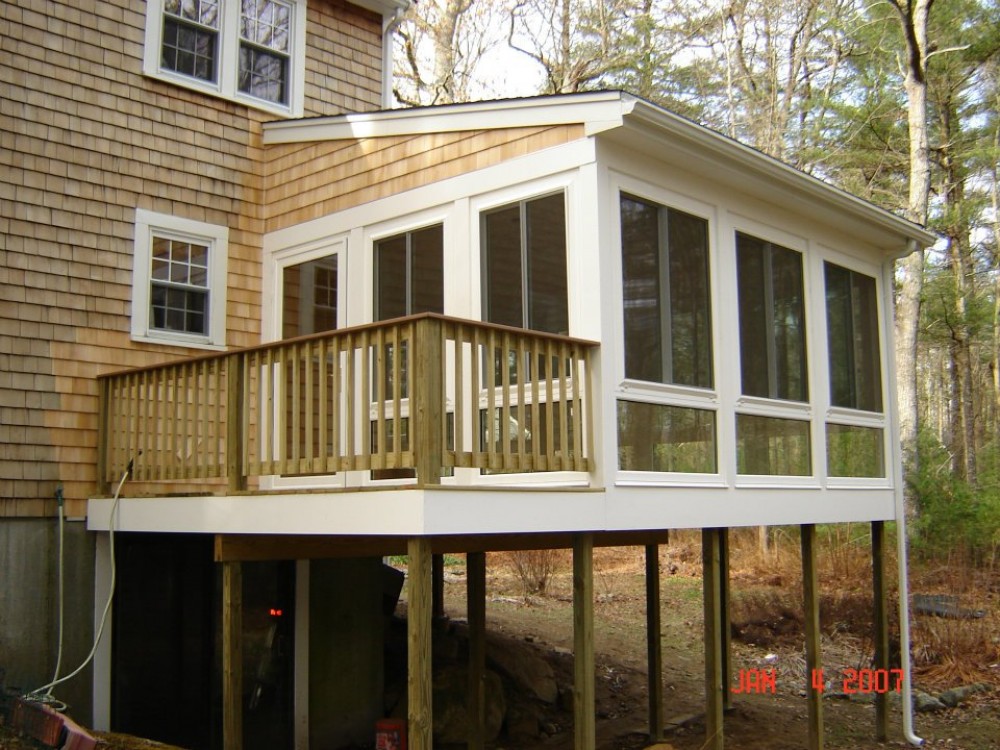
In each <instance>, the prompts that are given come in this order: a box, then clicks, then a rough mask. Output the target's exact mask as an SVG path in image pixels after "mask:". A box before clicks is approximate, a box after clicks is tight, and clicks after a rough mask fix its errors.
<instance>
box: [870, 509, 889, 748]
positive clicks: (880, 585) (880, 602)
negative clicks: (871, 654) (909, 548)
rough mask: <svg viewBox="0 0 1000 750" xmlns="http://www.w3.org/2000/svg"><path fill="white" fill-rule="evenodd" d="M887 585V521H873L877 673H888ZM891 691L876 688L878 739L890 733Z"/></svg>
mask: <svg viewBox="0 0 1000 750" xmlns="http://www.w3.org/2000/svg"><path fill="white" fill-rule="evenodd" d="M887 595H888V592H887V591H886V587H885V522H884V521H872V599H873V604H874V608H875V613H874V614H875V617H874V621H875V665H874V666H875V673H876V674H878V673H879V672H880V671H881V672H882V673H883V674H889V610H888V602H887V601H886V598H887ZM888 698H889V695H888V693H887V692H885V691H882V692H878V691H876V692H875V739H876V740H878V741H879V742H885V741H886V738H887V735H888V715H889V701H888Z"/></svg>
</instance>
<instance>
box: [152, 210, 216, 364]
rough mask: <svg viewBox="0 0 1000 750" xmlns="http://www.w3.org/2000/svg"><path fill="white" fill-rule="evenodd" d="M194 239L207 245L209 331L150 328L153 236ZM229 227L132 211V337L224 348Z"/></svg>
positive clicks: (175, 343)
mask: <svg viewBox="0 0 1000 750" xmlns="http://www.w3.org/2000/svg"><path fill="white" fill-rule="evenodd" d="M154 237H166V238H168V239H176V240H184V241H188V242H194V243H197V244H200V245H206V246H207V247H208V283H207V285H206V286H207V289H208V333H207V334H205V335H199V334H194V333H184V332H182V331H166V330H161V329H158V328H153V326H152V320H151V319H150V311H149V304H150V286H151V284H152V282H153V278H152V254H153V238H154ZM228 260H229V227H224V226H220V225H218V224H208V223H206V222H203V221H194V220H192V219H183V218H180V217H177V216H171V215H169V214H158V213H154V212H152V211H147V210H145V209H141V208H139V209H136V212H135V244H134V253H133V268H132V340H133V341H147V342H150V343H155V344H173V345H176V346H187V347H194V348H198V349H213V350H220V349H224V348H225V345H226V298H227V294H226V292H227V287H228V283H227V278H226V273H227V268H228Z"/></svg>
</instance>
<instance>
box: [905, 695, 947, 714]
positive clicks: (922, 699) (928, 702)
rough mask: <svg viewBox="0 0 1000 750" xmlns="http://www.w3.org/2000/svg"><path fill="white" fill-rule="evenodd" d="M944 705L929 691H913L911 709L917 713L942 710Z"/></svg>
mask: <svg viewBox="0 0 1000 750" xmlns="http://www.w3.org/2000/svg"><path fill="white" fill-rule="evenodd" d="M945 708H947V706H945V705H944V704H943V703H942V702H941V701H939V700H938V699H937V698H935V697H934V696H933V695H930V694H929V693H925V692H923V691H921V690H914V691H913V710H914V711H916V712H917V713H930V712H932V711H943V710H944V709H945Z"/></svg>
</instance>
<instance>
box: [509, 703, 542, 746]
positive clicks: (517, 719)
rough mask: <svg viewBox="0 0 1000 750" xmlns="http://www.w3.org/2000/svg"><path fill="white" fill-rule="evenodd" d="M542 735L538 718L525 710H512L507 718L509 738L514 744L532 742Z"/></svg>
mask: <svg viewBox="0 0 1000 750" xmlns="http://www.w3.org/2000/svg"><path fill="white" fill-rule="evenodd" d="M541 733H542V728H541V725H540V723H539V721H538V717H537V716H535V715H534V714H532V713H531V712H530V711H527V710H525V709H524V708H511V710H510V712H509V714H508V716H507V737H509V738H510V740H511V741H512V742H519V743H523V742H526V741H527V742H531V741H533V740H537V739H538V738H539V737H540V736H541Z"/></svg>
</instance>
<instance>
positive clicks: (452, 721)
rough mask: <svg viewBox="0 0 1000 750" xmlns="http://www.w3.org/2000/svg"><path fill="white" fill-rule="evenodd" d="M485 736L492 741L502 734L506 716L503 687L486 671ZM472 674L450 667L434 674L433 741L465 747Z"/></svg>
mask: <svg viewBox="0 0 1000 750" xmlns="http://www.w3.org/2000/svg"><path fill="white" fill-rule="evenodd" d="M484 679H485V681H486V727H485V735H486V740H487V741H488V742H492V741H493V740H495V739H496V738H497V735H499V734H500V727H501V726H503V721H504V717H505V716H506V713H507V700H506V697H505V696H504V692H503V684H502V682H501V681H500V676H499V675H497V673H496V672H491V671H489V670H487V671H486V674H485V678H484ZM468 693H469V674H468V671H467V670H466V667H465V666H459V665H454V666H449V667H444V668H442V669H438V670H435V672H434V694H433V696H432V698H431V700H432V701H433V706H434V742H435V744H441V745H451V744H455V745H464V744H465V742H466V741H467V740H468V736H469V732H468V714H467V707H466V697H467V695H468Z"/></svg>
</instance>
